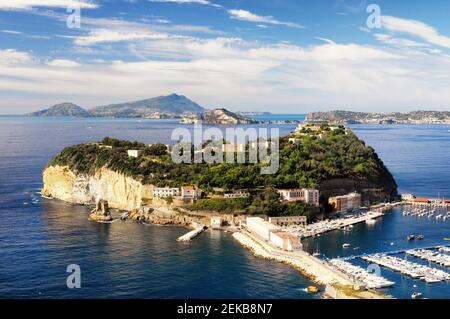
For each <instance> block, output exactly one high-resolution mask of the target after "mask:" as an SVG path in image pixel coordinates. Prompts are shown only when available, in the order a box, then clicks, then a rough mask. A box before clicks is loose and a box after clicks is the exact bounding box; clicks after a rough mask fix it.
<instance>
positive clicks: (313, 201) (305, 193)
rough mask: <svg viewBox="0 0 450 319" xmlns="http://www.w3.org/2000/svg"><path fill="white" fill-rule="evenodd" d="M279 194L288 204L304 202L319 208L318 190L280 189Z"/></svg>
mask: <svg viewBox="0 0 450 319" xmlns="http://www.w3.org/2000/svg"><path fill="white" fill-rule="evenodd" d="M278 193H279V194H280V196H281V199H282V200H283V201H286V202H298V201H302V202H304V203H306V204H308V205H311V206H319V197H320V193H319V191H318V190H317V189H309V188H303V189H279V190H278Z"/></svg>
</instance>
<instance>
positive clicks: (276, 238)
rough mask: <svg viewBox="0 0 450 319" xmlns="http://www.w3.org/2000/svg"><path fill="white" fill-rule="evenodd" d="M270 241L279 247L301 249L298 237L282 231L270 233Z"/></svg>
mask: <svg viewBox="0 0 450 319" xmlns="http://www.w3.org/2000/svg"><path fill="white" fill-rule="evenodd" d="M270 241H271V242H272V243H273V244H274V245H275V246H277V247H278V248H280V249H283V250H286V251H294V250H296V249H301V247H302V245H301V242H300V239H299V238H298V237H295V236H293V235H291V234H289V233H286V232H284V231H275V232H271V233H270Z"/></svg>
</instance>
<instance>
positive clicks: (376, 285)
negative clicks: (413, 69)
mask: <svg viewBox="0 0 450 319" xmlns="http://www.w3.org/2000/svg"><path fill="white" fill-rule="evenodd" d="M330 264H332V265H333V266H334V267H336V268H337V269H339V270H340V271H342V272H344V273H345V274H347V275H348V276H350V277H353V278H355V279H357V280H360V281H362V282H363V283H365V284H366V285H367V288H369V289H381V288H387V287H391V286H393V285H394V284H395V282H393V281H390V280H388V279H386V278H384V277H381V276H378V275H376V274H373V273H370V272H369V271H367V270H366V269H364V268H362V267H359V266H355V265H352V264H351V263H349V262H346V261H343V260H341V259H332V260H330Z"/></svg>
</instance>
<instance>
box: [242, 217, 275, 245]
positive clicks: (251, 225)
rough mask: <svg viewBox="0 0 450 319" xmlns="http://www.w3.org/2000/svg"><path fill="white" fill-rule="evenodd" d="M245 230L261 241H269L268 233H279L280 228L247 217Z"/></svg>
mask: <svg viewBox="0 0 450 319" xmlns="http://www.w3.org/2000/svg"><path fill="white" fill-rule="evenodd" d="M247 228H248V230H250V231H251V232H252V233H255V234H257V235H258V236H260V237H262V238H263V239H265V240H267V241H269V240H270V232H271V231H279V230H280V228H279V227H277V226H275V225H273V224H271V223H269V222H267V221H265V220H264V219H262V218H260V217H247Z"/></svg>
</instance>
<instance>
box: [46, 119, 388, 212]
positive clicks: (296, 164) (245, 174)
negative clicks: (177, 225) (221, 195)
mask: <svg viewBox="0 0 450 319" xmlns="http://www.w3.org/2000/svg"><path fill="white" fill-rule="evenodd" d="M324 130H326V127H324ZM102 144H103V145H110V146H112V148H104V147H101V145H97V144H81V145H77V146H72V147H68V148H66V149H64V150H63V151H62V152H61V153H60V154H58V155H57V156H56V157H55V158H54V159H53V160H52V161H51V162H50V164H59V165H66V166H69V167H71V168H72V169H73V170H75V171H79V172H85V173H87V172H95V170H96V169H98V168H99V167H103V166H106V167H108V168H110V169H112V170H114V171H118V172H122V173H124V174H126V175H129V176H133V177H135V178H136V179H140V180H142V181H143V183H145V184H153V185H156V186H161V187H162V186H171V187H180V186H182V185H186V184H196V185H198V186H199V187H200V188H202V189H204V190H207V191H208V190H212V189H213V188H215V187H219V188H223V189H225V190H233V189H251V190H254V191H258V190H259V192H257V193H258V194H257V195H252V196H251V198H250V199H243V200H227V201H226V203H223V202H221V201H220V200H210V201H201V202H199V203H198V204H196V205H197V206H196V207H195V209H201V208H202V207H203V208H204V209H213V210H218V211H227V210H230V209H231V210H245V211H246V212H247V213H264V214H269V215H271V214H275V216H277V215H278V214H298V213H299V212H301V211H304V208H303V207H302V204H301V203H296V204H295V205H294V204H290V205H287V206H286V205H284V204H281V203H280V202H279V200H278V199H276V196H275V194H274V193H273V192H270V191H268V190H269V189H275V188H304V187H311V188H315V187H318V186H319V185H320V183H321V182H322V181H325V180H328V179H334V178H352V179H355V180H365V181H370V182H373V183H374V184H375V185H379V186H380V188H382V187H383V185H386V184H387V183H389V184H390V185H394V184H395V181H394V179H393V177H392V175H391V174H390V173H389V171H388V170H387V168H386V167H385V166H384V164H383V163H382V161H381V160H380V159H379V158H378V156H377V155H376V153H375V151H374V150H373V149H372V148H371V147H366V145H365V144H364V143H363V142H362V141H361V140H359V139H358V138H357V137H356V135H354V134H353V133H352V132H347V133H346V132H345V130H344V129H342V130H334V131H331V132H328V133H327V134H324V136H323V138H318V137H316V136H314V135H311V136H303V137H301V143H299V144H292V143H289V142H288V138H287V137H285V138H282V139H281V140H280V151H279V155H280V169H279V170H278V172H277V173H276V174H274V175H261V174H260V169H261V166H262V165H263V164H260V163H259V164H228V163H220V164H208V163H200V164H176V163H174V162H173V161H172V160H171V157H170V155H168V154H167V150H166V146H165V145H162V144H155V145H152V146H151V147H147V146H146V145H145V144H142V143H138V142H127V141H120V140H116V139H111V138H105V139H104V140H103V141H102ZM130 148H133V149H141V150H144V155H143V156H140V157H139V158H130V157H128V155H127V152H126V150H127V149H130ZM155 157H157V160H155ZM392 183H393V184H392ZM283 205H284V206H283Z"/></svg>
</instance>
